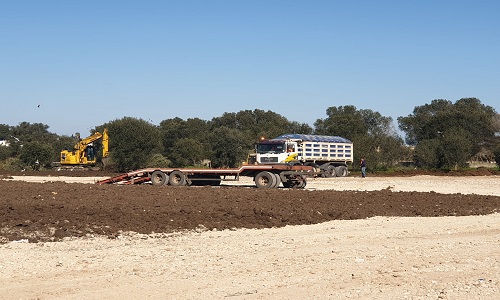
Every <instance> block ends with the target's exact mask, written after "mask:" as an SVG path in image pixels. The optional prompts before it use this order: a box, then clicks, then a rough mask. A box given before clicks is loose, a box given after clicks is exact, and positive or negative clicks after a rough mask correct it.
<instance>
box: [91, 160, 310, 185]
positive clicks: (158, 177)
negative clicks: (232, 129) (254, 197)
mask: <svg viewBox="0 0 500 300" xmlns="http://www.w3.org/2000/svg"><path fill="white" fill-rule="evenodd" d="M312 173H313V168H312V167H310V166H302V165H290V164H274V165H242V166H241V167H240V168H237V169H234V168H233V169H231V168H220V169H203V168H145V169H139V170H135V171H132V172H128V173H124V174H120V175H117V176H114V177H110V178H108V179H104V180H101V181H98V182H97V184H143V183H151V184H153V185H167V184H168V185H172V186H182V185H220V182H221V181H238V180H239V178H240V176H246V177H253V178H254V181H255V183H256V185H257V187H259V188H272V187H277V186H279V184H280V183H281V184H283V186H284V187H298V188H303V187H305V185H306V177H308V176H311V174H312Z"/></svg>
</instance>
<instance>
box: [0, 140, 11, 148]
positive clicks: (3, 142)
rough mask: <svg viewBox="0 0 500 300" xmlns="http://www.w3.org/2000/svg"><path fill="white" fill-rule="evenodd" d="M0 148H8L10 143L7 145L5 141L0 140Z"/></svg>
mask: <svg viewBox="0 0 500 300" xmlns="http://www.w3.org/2000/svg"><path fill="white" fill-rule="evenodd" d="M0 146H5V147H9V146H10V143H9V141H6V140H1V141H0Z"/></svg>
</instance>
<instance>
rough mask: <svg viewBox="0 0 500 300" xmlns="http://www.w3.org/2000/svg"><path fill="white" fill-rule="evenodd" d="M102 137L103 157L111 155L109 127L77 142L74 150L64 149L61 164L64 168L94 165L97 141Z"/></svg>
mask: <svg viewBox="0 0 500 300" xmlns="http://www.w3.org/2000/svg"><path fill="white" fill-rule="evenodd" d="M100 139H102V158H105V157H107V156H108V155H109V136H108V129H107V128H105V129H104V131H103V132H102V133H100V132H96V133H94V134H93V135H91V136H89V137H86V138H84V139H82V140H80V141H79V142H78V143H76V144H75V146H74V147H73V150H66V149H65V150H62V151H61V160H60V163H59V164H60V166H61V167H62V168H85V167H93V166H95V165H96V162H97V155H96V147H95V146H96V145H95V142H96V141H98V140H100Z"/></svg>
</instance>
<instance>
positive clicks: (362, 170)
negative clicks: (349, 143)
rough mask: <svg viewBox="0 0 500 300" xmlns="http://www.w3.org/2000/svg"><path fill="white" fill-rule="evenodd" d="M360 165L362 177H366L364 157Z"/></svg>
mask: <svg viewBox="0 0 500 300" xmlns="http://www.w3.org/2000/svg"><path fill="white" fill-rule="evenodd" d="M359 166H360V167H361V177H363V178H365V177H366V160H365V159H364V158H363V157H362V158H361V162H360V163H359Z"/></svg>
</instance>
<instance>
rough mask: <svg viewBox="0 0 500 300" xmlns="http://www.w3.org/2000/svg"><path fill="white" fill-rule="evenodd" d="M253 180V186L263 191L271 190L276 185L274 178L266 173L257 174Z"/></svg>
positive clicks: (269, 173) (271, 174)
mask: <svg viewBox="0 0 500 300" xmlns="http://www.w3.org/2000/svg"><path fill="white" fill-rule="evenodd" d="M254 180H255V185H256V186H257V187H258V188H264V189H268V188H272V187H274V185H275V183H276V177H274V174H273V173H271V172H267V171H262V172H260V173H259V174H257V176H255V178H254Z"/></svg>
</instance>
